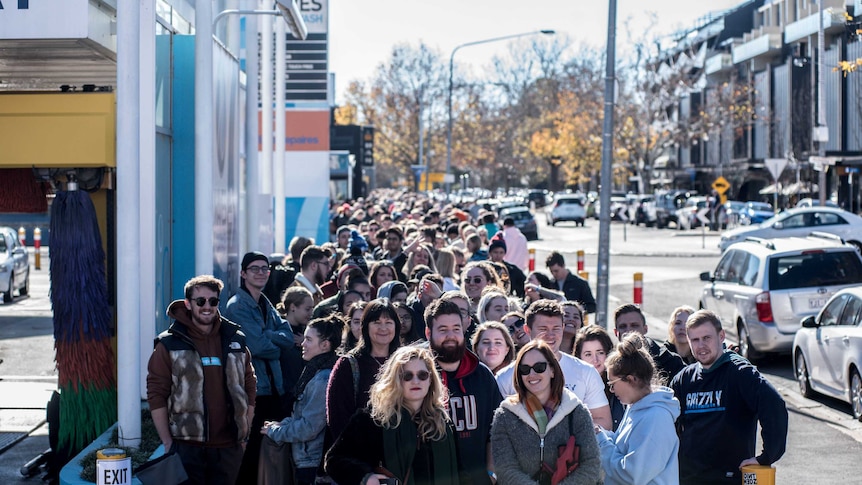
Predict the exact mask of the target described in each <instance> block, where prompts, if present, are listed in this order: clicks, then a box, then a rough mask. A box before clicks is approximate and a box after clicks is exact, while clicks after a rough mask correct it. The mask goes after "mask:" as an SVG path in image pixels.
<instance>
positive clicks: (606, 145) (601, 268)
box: [596, 0, 617, 329]
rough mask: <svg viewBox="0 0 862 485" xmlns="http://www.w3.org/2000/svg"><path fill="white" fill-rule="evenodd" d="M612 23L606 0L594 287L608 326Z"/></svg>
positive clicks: (601, 321)
mask: <svg viewBox="0 0 862 485" xmlns="http://www.w3.org/2000/svg"><path fill="white" fill-rule="evenodd" d="M616 22H617V0H608V41H607V58H606V64H605V110H604V126H603V127H602V177H601V178H602V189H601V193H600V194H599V199H600V201H601V214H599V260H598V268H597V272H596V274H597V278H598V284H597V287H596V296H597V298H596V323H597V324H598V325H604V327H605V328H606V329H608V328H609V327H610V325H609V322H608V318H607V316H608V291H609V287H608V272H609V269H610V268H609V264H610V245H611V191H612V190H613V181H612V180H611V177H612V175H611V165H612V164H613V153H614V151H613V150H614V138H613V136H614V83H615V82H616V74H615V68H616V66H615V64H616V43H617V40H616Z"/></svg>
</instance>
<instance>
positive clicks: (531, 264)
mask: <svg viewBox="0 0 862 485" xmlns="http://www.w3.org/2000/svg"><path fill="white" fill-rule="evenodd" d="M527 252H528V253H529V254H530V259H529V261H528V262H527V269H528V270H529V271H536V248H530V249H528V250H527Z"/></svg>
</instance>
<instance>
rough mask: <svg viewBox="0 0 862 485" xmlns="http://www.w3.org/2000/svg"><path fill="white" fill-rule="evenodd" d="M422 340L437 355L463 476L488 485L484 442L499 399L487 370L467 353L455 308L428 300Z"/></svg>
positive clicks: (489, 464)
mask: <svg viewBox="0 0 862 485" xmlns="http://www.w3.org/2000/svg"><path fill="white" fill-rule="evenodd" d="M425 322H426V324H427V325H428V326H427V328H426V329H425V336H426V337H427V338H428V342H429V343H430V346H431V350H433V351H434V353H435V354H436V356H437V366H438V367H439V369H440V377H441V378H442V379H443V385H444V386H446V387H447V388H448V389H449V416H450V418H451V419H452V423H453V425H454V427H455V436H456V439H457V440H458V455H459V459H460V461H461V465H462V466H463V468H464V472H465V478H466V479H469V482H470V483H472V484H473V485H480V484H481V485H484V484H490V483H492V481H491V477H492V476H493V473H494V464H493V463H492V462H491V453H490V439H491V422H492V421H493V419H494V410H495V409H497V406H499V405H500V402H501V401H502V400H503V396H502V395H501V394H500V389H499V388H498V387H497V381H496V380H495V379H494V374H492V373H491V370H490V369H488V368H487V367H485V365H484V364H482V363H480V362H479V358H478V357H476V355H475V354H473V353H472V352H470V351H469V350H467V344H466V341H465V339H464V329H463V327H462V320H461V310H460V309H459V308H458V305H456V304H455V303H453V302H451V301H446V300H434V301H432V302H431V304H430V305H428V307H427V308H426V309H425Z"/></svg>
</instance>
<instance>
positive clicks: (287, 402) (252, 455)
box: [225, 251, 296, 483]
mask: <svg viewBox="0 0 862 485" xmlns="http://www.w3.org/2000/svg"><path fill="white" fill-rule="evenodd" d="M240 268H241V272H240V277H241V279H240V288H239V290H238V291H237V292H236V294H234V295H233V296H232V297H231V298H230V300H228V302H227V306H226V307H225V317H226V318H227V319H228V320H230V321H232V322H234V323H237V324H239V326H240V327H242V332H243V333H244V334H245V338H246V344H247V345H248V349H249V350H250V351H251V355H252V365H253V366H254V372H255V374H256V375H257V399H256V400H255V414H254V420H253V421H252V429H255V430H259V429H260V428H261V427H262V426H263V423H264V421H281V420H282V419H284V417H285V416H286V415H287V413H288V411H289V410H290V409H291V407H292V399H291V396H289V395H287V393H286V392H285V390H286V389H288V388H287V387H286V386H285V385H284V375H283V373H282V370H281V357H282V348H285V349H292V348H295V347H296V345H295V340H294V337H293V331H292V330H291V329H290V326H289V325H288V324H285V323H284V320H282V319H281V316H279V314H278V312H277V311H276V309H275V307H274V306H273V305H272V303H270V301H269V299H268V298H267V297H266V296H265V295H264V294H263V287H264V286H266V281H267V279H269V259H268V258H267V257H266V255H264V254H263V253H260V252H257V251H254V252H250V253H246V254H245V255H244V256H243V258H242V264H241V265H240ZM276 340H278V341H279V342H278V343H277V342H276ZM261 441H262V435H261V434H260V433H252V435H251V438H250V439H249V443H248V446H247V447H246V452H245V456H244V457H243V461H242V468H241V469H240V477H239V478H240V481H243V482H245V483H256V482H257V464H258V455H259V454H260V444H261Z"/></svg>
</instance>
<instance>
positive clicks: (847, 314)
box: [838, 295, 862, 325]
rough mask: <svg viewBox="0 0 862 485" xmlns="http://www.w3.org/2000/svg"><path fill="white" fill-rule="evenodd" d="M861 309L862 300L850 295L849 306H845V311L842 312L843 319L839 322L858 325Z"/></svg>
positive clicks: (840, 323)
mask: <svg viewBox="0 0 862 485" xmlns="http://www.w3.org/2000/svg"><path fill="white" fill-rule="evenodd" d="M860 309H862V300H860V299H859V298H856V297H855V296H850V295H848V297H847V306H845V307H844V312H843V313H841V320H840V321H839V322H838V325H856V322H858V321H859V318H858V317H859V310H860Z"/></svg>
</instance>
